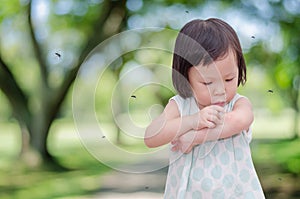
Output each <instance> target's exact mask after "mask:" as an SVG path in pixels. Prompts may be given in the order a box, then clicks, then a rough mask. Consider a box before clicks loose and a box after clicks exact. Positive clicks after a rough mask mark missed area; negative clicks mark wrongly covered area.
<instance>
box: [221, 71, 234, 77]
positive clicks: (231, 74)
mask: <svg viewBox="0 0 300 199" xmlns="http://www.w3.org/2000/svg"><path fill="white" fill-rule="evenodd" d="M235 75H236V72H231V73H227V74H226V75H224V77H229V76H235Z"/></svg>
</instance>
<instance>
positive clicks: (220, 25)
mask: <svg viewBox="0 0 300 199" xmlns="http://www.w3.org/2000/svg"><path fill="white" fill-rule="evenodd" d="M172 68H173V72H172V80H173V85H174V87H175V89H176V90H177V92H178V95H176V96H174V97H172V98H171V99H170V100H169V103H168V104H167V105H166V107H165V109H164V111H163V113H162V114H161V115H160V116H159V117H158V118H156V119H155V120H153V121H152V122H151V124H150V125H149V126H148V127H147V129H146V132H145V144H146V145H147V146H148V147H158V146H161V145H165V144H168V143H171V144H172V148H171V149H172V150H171V154H170V165H169V171H168V177H167V182H166V189H165V194H164V197H165V198H167V199H170V198H176V199H178V198H182V199H183V198H195V199H199V198H205V199H208V198H213V199H216V198H248V199H253V198H259V199H260V198H264V194H263V190H262V188H261V185H260V182H259V179H258V177H257V174H256V171H255V168H254V166H253V163H252V158H251V152H250V147H249V143H250V141H251V129H250V126H251V124H252V122H253V112H252V106H251V103H250V101H249V100H248V99H247V98H245V97H243V96H241V95H239V94H237V88H238V86H239V85H240V84H244V83H245V81H246V65H245V61H244V57H243V54H242V49H241V46H240V42H239V39H238V37H237V35H236V33H235V31H234V30H233V29H232V27H231V26H230V25H228V24H227V23H226V22H224V21H222V20H220V19H215V18H210V19H207V20H193V21H191V22H189V23H187V24H186V25H185V26H184V27H183V28H182V29H181V30H180V33H179V34H178V36H177V39H176V43H175V49H174V54H173V64H172Z"/></svg>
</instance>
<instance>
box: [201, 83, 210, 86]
mask: <svg viewBox="0 0 300 199" xmlns="http://www.w3.org/2000/svg"><path fill="white" fill-rule="evenodd" d="M202 84H203V85H205V86H208V85H211V84H212V82H202Z"/></svg>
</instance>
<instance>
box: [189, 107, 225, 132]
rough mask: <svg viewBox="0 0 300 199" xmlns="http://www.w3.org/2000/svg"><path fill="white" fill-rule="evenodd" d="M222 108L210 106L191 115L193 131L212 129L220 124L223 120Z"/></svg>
mask: <svg viewBox="0 0 300 199" xmlns="http://www.w3.org/2000/svg"><path fill="white" fill-rule="evenodd" d="M224 112H225V111H224V108H223V107H221V106H218V105H210V106H207V107H205V108H203V109H201V110H200V111H199V112H198V113H196V114H194V115H193V118H194V124H193V129H194V130H200V129H203V128H214V127H216V126H217V125H218V124H221V123H222V122H223V120H224Z"/></svg>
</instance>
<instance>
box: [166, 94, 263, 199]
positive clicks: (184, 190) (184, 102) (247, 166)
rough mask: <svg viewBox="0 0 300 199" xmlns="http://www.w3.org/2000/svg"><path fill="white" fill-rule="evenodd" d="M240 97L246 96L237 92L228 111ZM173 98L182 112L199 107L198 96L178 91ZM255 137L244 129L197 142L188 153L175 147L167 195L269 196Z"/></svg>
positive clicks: (173, 198) (174, 198)
mask: <svg viewBox="0 0 300 199" xmlns="http://www.w3.org/2000/svg"><path fill="white" fill-rule="evenodd" d="M240 97H243V96H241V95H239V94H236V95H235V96H234V98H233V99H232V100H231V101H230V102H229V103H228V104H227V105H226V106H225V110H226V112H229V111H231V110H232V108H233V106H234V103H235V102H236V101H237V100H238V99H239V98H240ZM171 99H173V100H175V102H176V103H177V106H178V109H179V111H180V114H181V116H184V115H190V114H194V113H196V112H198V111H199V108H198V106H197V104H196V103H195V100H194V98H186V99H184V98H182V97H180V96H179V95H176V96H174V97H172V98H171ZM251 137H252V134H251V130H249V131H248V132H246V131H243V132H241V133H239V134H237V135H234V136H232V137H230V138H226V139H219V140H217V141H211V142H205V143H203V144H200V145H197V146H195V147H194V148H193V150H192V151H191V152H190V153H188V154H182V153H181V152H172V151H171V152H170V164H169V171H168V176H167V182H166V189H165V194H164V198H166V199H201V198H204V199H210V198H211V199H223V198H224V199H229V198H230V199H231V198H237V199H240V198H242V199H261V198H265V196H264V193H263V190H262V187H261V185H260V182H259V179H258V176H257V174H256V171H255V168H254V165H253V162H252V158H251V151H250V146H249V143H250V141H251Z"/></svg>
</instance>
